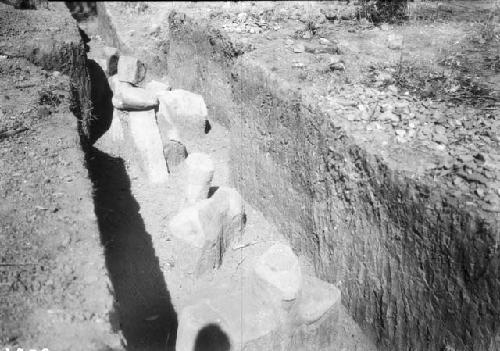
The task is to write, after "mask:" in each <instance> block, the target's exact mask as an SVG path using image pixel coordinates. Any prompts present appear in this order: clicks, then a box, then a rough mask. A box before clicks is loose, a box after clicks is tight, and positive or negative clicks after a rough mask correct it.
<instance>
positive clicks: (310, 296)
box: [176, 276, 340, 351]
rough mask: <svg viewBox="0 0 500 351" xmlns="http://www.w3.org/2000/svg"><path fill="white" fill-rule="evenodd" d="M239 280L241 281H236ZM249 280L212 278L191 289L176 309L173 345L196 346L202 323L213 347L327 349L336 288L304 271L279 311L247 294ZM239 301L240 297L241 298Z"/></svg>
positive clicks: (331, 341) (335, 308) (334, 330)
mask: <svg viewBox="0 0 500 351" xmlns="http://www.w3.org/2000/svg"><path fill="white" fill-rule="evenodd" d="M240 284H242V285H240ZM249 284H252V281H251V280H249V279H244V280H243V282H242V283H240V282H239V281H237V282H232V281H223V282H214V283H213V285H208V286H205V287H204V288H203V290H202V291H200V292H195V293H194V296H192V297H191V299H190V301H188V302H187V305H186V306H185V307H184V308H183V309H181V310H180V314H179V316H180V318H179V329H178V333H177V345H176V347H177V348H176V350H177V351H183V350H197V349H198V348H197V347H200V346H202V345H201V344H200V342H207V341H208V339H207V340H205V339H203V338H202V335H203V334H204V333H203V331H204V328H206V327H207V326H212V328H211V330H213V331H214V332H215V331H217V335H219V336H220V338H218V341H219V343H218V344H217V345H211V346H213V349H214V350H229V349H228V348H224V345H227V344H228V343H229V344H230V346H231V348H230V350H245V351H262V350H273V351H274V350H279V351H299V350H300V351H303V350H332V349H335V348H332V347H333V346H334V345H335V344H334V342H335V338H336V336H337V334H338V333H337V329H338V318H339V308H340V291H339V290H338V289H336V288H335V287H334V286H333V285H331V284H328V283H326V282H323V281H321V280H319V279H317V278H315V277H309V276H306V277H304V288H303V289H302V290H301V292H300V296H299V298H298V300H297V304H296V305H295V307H294V309H293V311H292V313H289V314H285V315H283V316H280V314H278V313H276V311H275V309H274V308H273V307H272V306H270V305H269V304H266V303H262V301H260V300H259V299H256V298H255V296H253V295H252V294H253V293H252V289H251V287H250V286H249ZM242 302H243V303H242Z"/></svg>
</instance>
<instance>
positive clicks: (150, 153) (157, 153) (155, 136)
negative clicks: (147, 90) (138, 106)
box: [128, 110, 168, 183]
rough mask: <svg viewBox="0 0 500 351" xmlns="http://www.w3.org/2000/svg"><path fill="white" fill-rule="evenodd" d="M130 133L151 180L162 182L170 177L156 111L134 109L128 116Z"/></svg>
mask: <svg viewBox="0 0 500 351" xmlns="http://www.w3.org/2000/svg"><path fill="white" fill-rule="evenodd" d="M128 122H129V128H130V134H131V135H132V138H133V140H134V143H135V145H136V148H137V150H138V151H139V154H140V156H141V159H142V164H143V168H144V170H145V172H146V173H147V175H148V178H149V180H150V182H152V183H162V182H164V181H166V180H167V178H168V170H167V163H166V162H165V157H164V156H163V144H162V141H161V137H160V132H159V130H158V126H157V125H156V118H155V111H154V110H148V111H134V112H130V113H129V116H128Z"/></svg>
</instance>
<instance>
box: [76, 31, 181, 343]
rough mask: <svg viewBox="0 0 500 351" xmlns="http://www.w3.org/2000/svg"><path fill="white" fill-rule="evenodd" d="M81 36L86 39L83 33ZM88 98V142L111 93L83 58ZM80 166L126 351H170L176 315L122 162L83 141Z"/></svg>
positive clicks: (108, 110)
mask: <svg viewBox="0 0 500 351" xmlns="http://www.w3.org/2000/svg"><path fill="white" fill-rule="evenodd" d="M81 35H82V40H84V41H85V42H87V43H89V41H90V39H89V38H88V37H87V36H86V33H84V32H83V31H81ZM87 68H88V72H89V78H90V83H91V94H90V99H91V102H92V106H93V114H94V119H95V122H94V123H93V124H92V129H91V130H90V141H91V143H92V142H94V141H95V140H97V139H99V138H100V137H102V135H103V134H104V133H105V132H106V130H108V129H109V127H110V125H111V120H112V118H113V105H112V102H111V99H112V96H113V93H112V91H111V89H110V87H109V84H108V80H107V77H106V74H105V73H104V72H103V70H102V68H101V67H100V66H99V65H98V64H97V63H96V62H95V61H94V60H92V59H87ZM83 148H84V151H85V164H86V167H87V169H88V172H89V177H90V180H91V181H92V185H93V199H94V207H95V214H96V217H97V222H98V227H99V232H100V238H101V244H102V245H103V247H104V253H105V258H106V267H107V269H108V272H109V275H110V279H111V282H112V284H113V290H114V293H115V299H116V304H115V308H116V312H117V313H118V316H119V325H118V326H115V327H116V328H118V329H120V330H121V331H122V332H123V336H124V337H125V340H126V342H127V350H151V351H153V350H158V351H159V350H174V349H175V342H176V334H177V315H176V312H175V310H174V308H173V306H172V302H171V299H170V294H169V291H168V288H167V285H166V283H165V279H164V277H163V274H162V272H161V270H160V267H159V262H158V258H157V257H156V254H155V251H154V248H153V245H152V242H151V236H150V234H149V233H148V232H147V231H146V228H145V225H144V221H143V219H142V217H141V214H140V212H139V204H138V203H137V201H136V199H135V198H134V196H133V194H132V192H131V186H130V178H129V175H128V173H127V169H126V167H125V161H124V160H123V159H122V158H120V157H113V156H111V155H109V154H107V153H106V152H103V151H101V150H99V149H97V148H95V147H93V146H88V144H86V145H85V143H84V147H83Z"/></svg>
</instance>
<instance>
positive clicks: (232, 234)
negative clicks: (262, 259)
mask: <svg viewBox="0 0 500 351" xmlns="http://www.w3.org/2000/svg"><path fill="white" fill-rule="evenodd" d="M211 199H212V200H213V203H214V205H213V207H212V211H214V210H215V211H216V212H220V213H223V214H224V222H223V227H222V233H221V234H220V235H218V236H220V237H221V243H222V250H223V252H225V251H226V250H227V248H228V247H229V244H230V243H231V242H233V241H234V239H235V238H237V237H239V236H241V235H242V234H243V229H244V225H245V222H244V221H245V218H244V217H245V205H244V203H243V199H242V198H241V195H240V193H239V192H238V191H237V190H236V189H233V188H228V187H224V186H221V187H219V188H218V189H217V190H216V191H215V193H214V194H213V195H212V197H211ZM240 239H241V238H240Z"/></svg>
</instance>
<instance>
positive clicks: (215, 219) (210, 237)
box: [196, 187, 245, 274]
mask: <svg viewBox="0 0 500 351" xmlns="http://www.w3.org/2000/svg"><path fill="white" fill-rule="evenodd" d="M244 213H245V212H244V206H243V200H242V199H241V196H240V194H239V193H238V192H237V191H236V190H235V189H232V188H226V187H221V188H219V189H217V191H216V192H215V194H214V195H213V196H212V197H211V198H210V199H208V200H204V201H203V202H202V203H200V206H199V212H198V215H199V219H200V222H201V224H202V227H203V228H204V232H205V238H206V239H205V244H204V245H203V248H202V251H201V254H200V259H199V261H198V265H197V267H196V271H197V274H202V273H204V272H206V271H208V270H210V269H214V268H218V267H220V265H221V264H222V261H223V258H224V254H225V252H226V250H227V248H228V247H229V245H230V244H231V242H233V240H234V238H235V237H241V236H242V235H243V230H244Z"/></svg>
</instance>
